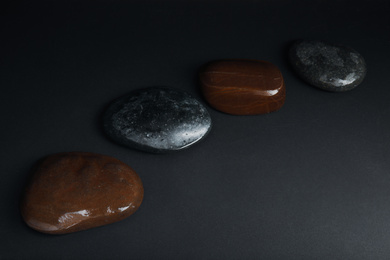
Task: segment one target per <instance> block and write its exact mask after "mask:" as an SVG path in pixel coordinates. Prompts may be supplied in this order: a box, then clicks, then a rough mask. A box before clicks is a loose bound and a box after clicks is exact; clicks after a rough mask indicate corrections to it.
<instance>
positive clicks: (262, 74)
mask: <svg viewBox="0 0 390 260" xmlns="http://www.w3.org/2000/svg"><path fill="white" fill-rule="evenodd" d="M199 79H200V85H201V89H202V93H203V95H204V97H205V99H206V100H207V102H208V103H209V104H210V105H211V106H212V107H214V108H215V109H217V110H219V111H222V112H225V113H228V114H233V115H256V114H266V113H270V112H272V111H276V110H279V109H280V108H281V107H282V106H283V104H284V101H285V97H286V88H285V84H284V80H283V76H282V73H281V72H280V70H279V69H278V67H276V66H275V65H273V64H272V63H270V62H267V61H259V60H243V59H233V60H217V61H212V62H209V63H207V64H206V65H205V66H203V67H202V68H201V70H200V73H199Z"/></svg>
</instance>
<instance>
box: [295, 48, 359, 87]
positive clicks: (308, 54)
mask: <svg viewBox="0 0 390 260" xmlns="http://www.w3.org/2000/svg"><path fill="white" fill-rule="evenodd" d="M289 59H290V62H291V65H292V67H293V68H294V70H295V71H296V72H297V74H298V75H299V76H300V77H301V78H302V79H303V80H305V81H306V82H307V83H309V84H310V85H313V86H315V87H318V88H320V89H324V90H328V91H335V92H341V91H348V90H351V89H353V88H355V87H356V86H358V85H359V84H360V83H361V82H362V81H363V79H364V77H365V75H366V63H365V62H364V59H363V57H362V56H361V55H360V54H359V53H358V52H357V51H355V50H353V49H351V48H349V47H345V46H339V45H334V44H330V43H326V42H322V41H297V42H296V43H295V44H293V46H292V47H291V48H290V52H289Z"/></svg>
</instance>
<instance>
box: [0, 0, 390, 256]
mask: <svg viewBox="0 0 390 260" xmlns="http://www.w3.org/2000/svg"><path fill="white" fill-rule="evenodd" d="M389 5H390V4H389V2H388V0H384V1H379V0H371V1H347V0H339V1H322V0H314V1H313V0H310V1H292V0H291V1H288V0H286V1H281V0H276V1H275V0H265V1H180V2H179V1H154V2H151V1H119V0H114V1H80V2H77V1H47V2H42V1H38V2H35V1H31V2H20V1H6V2H2V4H1V5H0V19H1V20H0V34H1V36H0V37H1V38H0V51H1V53H0V66H1V67H0V69H1V71H0V73H1V74H0V84H1V92H0V99H1V100H0V109H1V110H0V111H1V115H0V116H1V147H2V149H1V150H0V158H1V164H0V167H1V168H0V174H1V175H0V178H1V182H0V183H1V187H0V198H1V204H0V205H1V211H2V213H1V215H0V216H1V218H0V230H1V243H0V258H1V259H390V172H389V169H390V160H388V158H389V153H390V146H389V145H390V104H389V97H390V79H389V74H390V73H389V72H390V65H389V63H390V50H389V49H390V18H389V11H390V7H389ZM296 39H318V40H327V41H330V42H333V43H336V44H342V45H347V46H350V47H352V48H354V49H356V50H357V51H359V52H360V53H361V54H362V55H363V57H364V58H365V59H366V62H367V67H368V73H367V76H366V79H365V80H364V82H363V83H362V84H361V85H360V86H358V87H357V88H356V89H354V90H352V91H350V92H345V93H330V92H325V91H322V90H319V89H316V88H314V87H311V86H309V85H307V84H306V83H304V82H303V81H302V80H300V79H299V78H298V77H297V76H296V75H295V74H294V73H293V71H292V70H291V68H290V66H289V64H288V62H287V60H286V51H287V49H288V46H289V44H291V42H292V41H294V40H296ZM223 58H249V59H260V60H267V61H270V62H272V63H274V64H275V65H277V66H278V67H279V68H280V70H281V71H282V74H283V76H284V78H285V82H286V88H287V98H286V103H285V105H284V107H283V108H282V109H281V110H280V111H278V112H274V113H271V114H267V115H258V116H232V115H227V114H223V113H221V112H218V111H216V110H214V109H212V108H211V107H209V106H207V104H205V101H204V99H203V98H202V96H201V93H200V92H199V86H198V82H197V70H198V69H199V67H200V66H201V65H202V64H204V63H206V62H208V61H210V60H215V59H223ZM149 86H170V87H174V88H180V89H182V90H185V91H188V92H189V93H191V94H192V95H193V96H195V97H196V98H198V99H199V100H200V101H201V102H203V103H204V104H205V105H206V106H207V108H208V109H209V112H210V114H211V116H212V120H213V124H214V125H213V129H212V131H211V133H210V134H209V135H208V136H207V138H205V139H204V140H203V141H202V142H200V143H199V144H196V145H194V146H192V147H191V148H189V149H187V150H183V151H180V152H177V153H172V154H165V155H155V154H148V153H143V152H139V151H136V150H131V149H128V148H125V147H122V146H119V145H117V144H115V143H112V142H111V141H110V140H109V139H108V138H106V137H105V135H104V134H103V133H102V131H101V127H100V123H99V118H100V115H101V113H102V111H103V109H104V108H105V106H106V105H107V104H108V103H109V102H110V101H111V100H113V99H115V98H117V97H119V96H121V95H123V94H126V93H128V92H129V91H131V90H133V89H138V88H141V87H149ZM65 151H86V152H95V153H101V154H106V155H110V156H113V157H116V158H118V159H120V160H122V161H123V162H125V163H127V164H129V165H130V166H131V167H132V168H134V169H135V170H136V171H137V172H138V174H139V175H140V177H141V179H142V181H143V183H144V187H145V199H144V202H143V204H142V205H141V207H140V209H139V210H138V211H137V212H136V213H135V214H134V215H132V216H130V217H129V218H127V219H125V220H123V221H121V222H118V223H115V224H111V225H108V226H104V227H99V228H95V229H91V230H88V231H83V232H78V233H73V234H69V235H60V236H53V235H44V234H40V233H38V232H36V231H33V230H32V229H30V228H28V227H27V226H26V225H25V224H24V222H23V221H22V219H21V217H20V213H19V210H18V203H19V199H20V197H21V194H22V191H23V187H24V185H25V184H26V181H27V179H28V177H29V176H31V172H30V168H31V166H32V165H33V164H34V163H35V162H36V161H37V160H38V159H40V158H42V157H43V156H46V155H49V154H52V153H57V152H65Z"/></svg>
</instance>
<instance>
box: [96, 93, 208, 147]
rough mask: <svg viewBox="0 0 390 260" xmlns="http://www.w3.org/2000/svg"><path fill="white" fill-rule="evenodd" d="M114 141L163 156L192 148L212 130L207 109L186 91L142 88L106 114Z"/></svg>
mask: <svg viewBox="0 0 390 260" xmlns="http://www.w3.org/2000/svg"><path fill="white" fill-rule="evenodd" d="M103 124H104V130H105V132H106V133H107V135H108V136H109V137H111V138H112V139H113V140H114V141H116V142H118V143H120V144H122V145H125V146H128V147H131V148H136V149H139V150H143V151H147V152H153V153H164V152H170V151H177V150H181V149H183V148H186V147H189V146H191V145H193V144H195V143H196V142H198V141H199V140H201V139H202V138H203V137H205V136H206V134H207V133H208V132H209V131H210V129H211V118H210V115H209V113H208V112H207V110H206V108H205V107H204V106H203V105H202V104H200V103H199V102H198V101H197V100H196V99H195V98H193V97H191V96H190V95H189V94H187V93H186V92H183V91H179V90H174V89H171V88H166V87H153V88H146V89H140V90H136V91H133V92H131V93H130V94H128V95H126V96H124V97H121V98H119V99H117V100H115V101H114V102H113V103H112V104H111V105H110V106H109V107H108V108H107V110H106V112H105V113H104V115H103Z"/></svg>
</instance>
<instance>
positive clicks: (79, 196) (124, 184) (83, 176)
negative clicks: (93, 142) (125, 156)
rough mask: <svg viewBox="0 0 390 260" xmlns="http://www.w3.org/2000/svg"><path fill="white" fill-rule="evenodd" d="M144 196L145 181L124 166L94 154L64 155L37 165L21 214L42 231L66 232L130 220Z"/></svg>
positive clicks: (113, 159) (50, 158)
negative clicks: (127, 218)
mask: <svg viewBox="0 0 390 260" xmlns="http://www.w3.org/2000/svg"><path fill="white" fill-rule="evenodd" d="M143 195H144V190H143V185H142V182H141V179H140V178H139V176H138V175H137V174H136V173H135V172H134V170H133V169H131V168H130V167H129V166H128V165H126V164H124V163H123V162H121V161H119V160H117V159H115V158H112V157H109V156H106V155H100V154H94V153H85V152H70V153H59V154H54V155H50V156H48V157H46V158H44V159H43V160H41V161H40V162H39V164H38V165H37V167H36V169H35V170H34V173H33V176H32V179H31V181H30V183H29V185H28V186H27V188H26V191H25V194H24V198H23V200H22V203H21V213H22V216H23V219H24V220H25V222H26V223H27V225H28V226H30V227H31V228H33V229H35V230H37V231H40V232H43V233H49V234H65V233H71V232H75V231H80V230H85V229H89V228H93V227H98V226H102V225H106V224H109V223H113V222H116V221H119V220H122V219H124V218H126V217H128V216H130V215H131V214H133V213H134V212H135V211H136V210H137V209H138V207H139V206H140V205H141V202H142V199H143Z"/></svg>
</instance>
